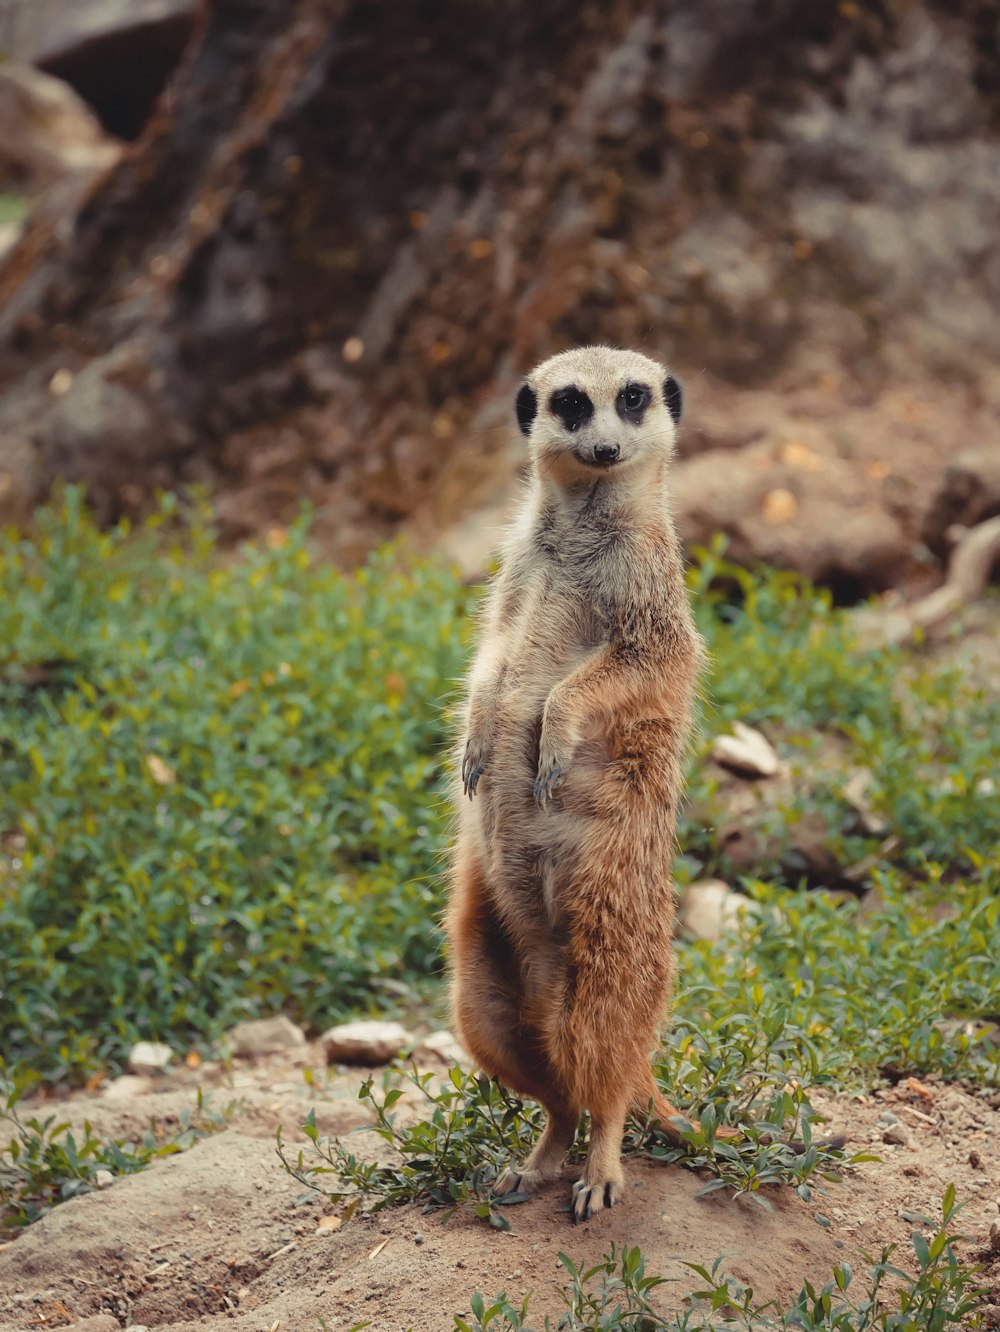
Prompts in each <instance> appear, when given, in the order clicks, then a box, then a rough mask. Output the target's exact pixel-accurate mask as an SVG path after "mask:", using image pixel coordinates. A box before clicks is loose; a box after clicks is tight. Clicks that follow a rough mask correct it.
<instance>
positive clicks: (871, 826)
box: [843, 768, 889, 837]
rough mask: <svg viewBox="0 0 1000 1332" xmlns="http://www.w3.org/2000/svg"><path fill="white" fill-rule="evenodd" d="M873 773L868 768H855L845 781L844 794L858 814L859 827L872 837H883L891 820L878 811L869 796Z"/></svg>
mask: <svg viewBox="0 0 1000 1332" xmlns="http://www.w3.org/2000/svg"><path fill="white" fill-rule="evenodd" d="M871 783H872V774H871V772H870V771H869V769H868V768H855V770H854V772H853V773H852V774H851V776H850V778H849V779H848V780H847V781H846V782H845V783H844V786H843V796H844V799H845V800H846V801H847V803H848V804H849V805H850V806H851V808H852V809H853V810H854V812H855V814H857V816H858V828H859V829H860V831H861V832H863V833H867V834H868V835H869V836H870V837H882V836H884V834H885V833H887V832H888V831H889V821H888V819H886V818H884V817H883V816H882V815H881V814H878V813H876V811H875V809H874V808H873V807H872V802H871V800H870V798H869V796H868V788H869V787H870V786H871Z"/></svg>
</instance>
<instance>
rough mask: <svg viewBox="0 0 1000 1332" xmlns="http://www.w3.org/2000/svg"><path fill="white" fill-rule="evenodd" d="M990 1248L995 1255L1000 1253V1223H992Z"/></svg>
mask: <svg viewBox="0 0 1000 1332" xmlns="http://www.w3.org/2000/svg"><path fill="white" fill-rule="evenodd" d="M990 1248H991V1249H992V1250H993V1252H994V1253H1000V1221H991V1222H990Z"/></svg>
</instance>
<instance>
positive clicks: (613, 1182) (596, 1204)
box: [570, 1179, 625, 1225]
mask: <svg viewBox="0 0 1000 1332" xmlns="http://www.w3.org/2000/svg"><path fill="white" fill-rule="evenodd" d="M624 1195H625V1181H624V1180H623V1179H605V1180H599V1181H598V1183H596V1184H590V1183H588V1182H587V1180H585V1179H578V1180H577V1181H576V1183H575V1184H574V1185H573V1199H572V1207H571V1209H570V1216H571V1217H572V1219H573V1224H574V1225H578V1224H579V1223H580V1222H581V1221H589V1220H590V1218H591V1217H592V1216H596V1215H597V1213H598V1212H605V1211H607V1210H608V1208H609V1207H614V1205H615V1203H616V1202H621V1200H622V1198H623V1197H624Z"/></svg>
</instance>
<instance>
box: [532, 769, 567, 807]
mask: <svg viewBox="0 0 1000 1332" xmlns="http://www.w3.org/2000/svg"><path fill="white" fill-rule="evenodd" d="M565 780H566V768H564V767H563V766H562V765H561V764H560V763H558V762H557V761H556V760H555V759H551V760H549V761H545V760H539V763H538V775H537V777H536V778H535V804H536V805H537V806H538V808H539V809H544V808H545V806H546V804H547V803H548V799H549V796H550V795H551V794H552V792H553V791H554V790H555V789H556V787H558V786H562V784H563V782H564V781H565Z"/></svg>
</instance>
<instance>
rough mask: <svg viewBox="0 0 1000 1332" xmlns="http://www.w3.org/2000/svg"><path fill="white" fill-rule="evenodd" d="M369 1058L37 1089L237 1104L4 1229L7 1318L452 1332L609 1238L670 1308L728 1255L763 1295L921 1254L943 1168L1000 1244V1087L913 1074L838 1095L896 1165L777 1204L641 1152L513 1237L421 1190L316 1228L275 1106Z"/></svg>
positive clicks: (0, 1299) (102, 1122)
mask: <svg viewBox="0 0 1000 1332" xmlns="http://www.w3.org/2000/svg"><path fill="white" fill-rule="evenodd" d="M304 1064H312V1065H313V1066H314V1067H315V1069H316V1076H317V1078H318V1079H319V1081H320V1084H321V1090H317V1089H316V1088H310V1087H308V1086H307V1085H306V1083H305V1081H304V1079H303V1076H302V1065H304ZM362 1076H363V1074H362V1072H361V1071H360V1070H357V1069H353V1070H344V1069H340V1070H332V1071H331V1072H330V1074H329V1076H328V1077H327V1075H326V1074H325V1073H324V1072H323V1071H322V1055H321V1052H320V1050H319V1049H318V1048H317V1047H308V1048H307V1049H306V1050H305V1051H304V1052H303V1053H301V1054H299V1055H297V1056H295V1057H291V1058H290V1057H288V1056H272V1057H270V1058H267V1059H260V1060H257V1061H255V1062H253V1063H241V1064H238V1065H236V1066H235V1067H234V1068H233V1069H231V1070H230V1071H228V1072H227V1071H226V1070H224V1069H222V1068H221V1067H210V1066H206V1067H202V1068H200V1069H197V1070H187V1069H184V1070H181V1072H179V1073H177V1074H174V1075H171V1076H169V1077H165V1078H161V1079H159V1080H158V1081H157V1083H156V1084H155V1087H154V1085H153V1084H151V1083H149V1082H145V1083H141V1082H140V1083H123V1084H121V1085H119V1086H116V1085H114V1084H112V1086H111V1087H110V1088H106V1089H105V1090H104V1091H103V1092H95V1093H80V1094H77V1095H75V1096H72V1097H70V1098H69V1099H67V1100H65V1101H62V1102H60V1103H59V1104H58V1106H52V1105H49V1106H44V1107H38V1109H40V1110H44V1112H45V1113H49V1112H50V1111H51V1110H52V1109H57V1110H58V1112H59V1114H60V1117H61V1118H65V1119H66V1120H68V1121H69V1122H70V1123H71V1124H73V1125H77V1126H78V1125H81V1124H82V1123H83V1121H84V1120H85V1119H89V1120H90V1122H91V1123H92V1125H93V1127H94V1129H95V1131H97V1132H100V1133H102V1134H103V1133H113V1134H115V1135H119V1136H128V1135H135V1134H137V1133H140V1132H141V1131H143V1130H144V1129H145V1128H147V1127H148V1125H149V1121H150V1118H151V1117H155V1119H156V1120H157V1122H158V1123H160V1124H163V1125H164V1126H166V1127H169V1126H171V1125H172V1124H176V1121H177V1116H178V1115H179V1114H180V1113H181V1111H182V1110H184V1109H185V1108H191V1107H192V1106H193V1104H194V1098H195V1090H196V1088H197V1087H198V1086H201V1087H202V1088H203V1089H204V1090H205V1091H206V1095H208V1096H209V1103H210V1105H211V1106H212V1107H213V1108H216V1109H219V1110H222V1109H224V1108H226V1109H227V1110H228V1115H229V1118H228V1126H227V1128H226V1129H225V1130H224V1131H222V1132H220V1133H217V1134H215V1135H214V1136H212V1137H208V1138H205V1139H203V1140H201V1141H200V1142H198V1143H197V1144H196V1145H195V1146H194V1147H192V1148H191V1149H190V1150H188V1151H186V1152H184V1153H182V1154H180V1155H176V1156H172V1157H168V1158H165V1159H163V1160H161V1161H159V1162H157V1163H156V1164H154V1165H153V1166H152V1167H151V1168H149V1169H148V1170H146V1171H144V1172H142V1173H141V1174H138V1175H133V1176H128V1177H124V1178H120V1179H117V1180H116V1181H115V1182H114V1183H113V1184H112V1185H111V1186H110V1187H108V1188H106V1189H104V1190H101V1191H99V1192H95V1193H90V1194H87V1195H85V1196H82V1197H79V1198H76V1199H73V1200H71V1201H69V1202H66V1203H64V1204H62V1205H61V1206H59V1207H57V1208H56V1209H55V1210H53V1211H52V1212H50V1213H49V1214H48V1215H47V1216H46V1217H44V1218H43V1219H42V1220H40V1221H38V1222H37V1223H36V1224H35V1225H33V1226H31V1227H30V1228H29V1229H28V1230H26V1231H25V1232H24V1233H23V1234H21V1235H19V1236H18V1237H17V1238H16V1239H14V1240H13V1241H12V1242H10V1243H9V1244H7V1245H5V1246H3V1248H2V1249H0V1332H11V1330H12V1329H25V1328H38V1327H59V1326H69V1325H71V1324H75V1325H76V1326H77V1327H79V1328H86V1329H87V1330H88V1332H113V1330H114V1328H116V1327H119V1326H121V1327H129V1326H130V1327H132V1328H133V1329H135V1328H141V1327H146V1328H159V1329H163V1330H164V1332H168V1330H171V1329H172V1330H173V1332H189V1330H190V1329H195V1328H197V1329H199V1332H201V1330H202V1329H204V1330H206V1332H212V1330H213V1329H221V1328H224V1327H225V1328H231V1329H234V1330H235V1329H246V1332H306V1329H309V1330H310V1332H312V1330H313V1329H316V1328H317V1327H319V1326H321V1325H322V1324H321V1323H320V1322H319V1320H320V1319H322V1320H323V1322H324V1323H325V1326H326V1327H328V1328H331V1329H334V1328H339V1329H347V1328H350V1327H352V1326H353V1325H354V1324H355V1323H360V1322H364V1321H365V1320H367V1321H368V1325H369V1326H370V1327H371V1328H374V1329H386V1330H387V1332H388V1330H389V1329H406V1328H413V1329H415V1332H425V1330H426V1332H436V1330H437V1329H448V1328H451V1327H452V1322H453V1316H454V1314H456V1313H458V1312H461V1311H463V1310H464V1311H467V1310H468V1305H469V1297H470V1296H471V1295H472V1293H473V1292H474V1291H475V1290H477V1289H478V1290H480V1291H482V1292H483V1293H484V1295H487V1296H491V1295H495V1294H497V1293H498V1292H500V1291H501V1290H503V1291H506V1293H507V1294H508V1296H510V1297H511V1298H512V1299H513V1298H515V1297H517V1298H519V1297H520V1296H522V1295H523V1294H525V1293H526V1292H527V1291H533V1292H534V1296H533V1300H532V1305H531V1309H532V1314H533V1322H534V1323H535V1324H536V1325H538V1324H540V1323H541V1321H542V1318H543V1316H544V1315H545V1314H546V1313H548V1314H550V1315H557V1314H558V1313H559V1311H560V1309H561V1302H560V1299H559V1296H558V1294H557V1292H556V1289H555V1284H556V1281H557V1279H558V1277H559V1271H558V1267H557V1255H558V1254H559V1252H560V1250H564V1251H566V1252H568V1253H569V1254H570V1255H571V1256H572V1257H574V1258H575V1259H580V1260H583V1261H584V1262H590V1261H592V1260H596V1259H598V1258H599V1257H600V1256H601V1254H602V1253H604V1252H605V1251H606V1250H607V1249H608V1247H609V1246H610V1245H611V1244H612V1243H617V1244H623V1243H628V1244H639V1245H641V1247H642V1249H643V1252H644V1253H645V1255H646V1259H647V1270H648V1271H655V1272H659V1273H661V1274H663V1275H666V1276H670V1277H675V1278H676V1279H677V1284H676V1286H668V1287H665V1288H663V1289H665V1290H666V1291H667V1294H666V1295H665V1296H664V1297H663V1300H662V1304H663V1308H664V1310H666V1309H669V1308H671V1307H678V1306H679V1304H680V1300H681V1298H682V1296H683V1294H684V1292H685V1290H687V1289H690V1288H691V1286H692V1284H694V1283H696V1282H697V1278H694V1277H693V1275H691V1274H689V1273H687V1271H686V1269H684V1268H683V1267H682V1266H681V1265H680V1264H681V1260H682V1259H685V1258H687V1259H691V1260H694V1261H699V1262H709V1263H711V1262H712V1261H713V1260H714V1258H715V1257H716V1255H718V1254H720V1253H725V1254H727V1255H728V1256H727V1259H726V1265H727V1268H728V1270H729V1271H730V1272H732V1273H733V1274H735V1275H736V1276H738V1277H739V1278H740V1279H741V1280H742V1281H744V1282H746V1283H749V1284H751V1285H752V1286H753V1287H754V1290H755V1291H756V1292H757V1294H758V1296H759V1297H761V1298H771V1297H776V1298H777V1299H779V1300H783V1301H784V1300H788V1299H790V1298H792V1297H793V1296H794V1295H795V1294H796V1293H797V1291H798V1290H799V1288H800V1286H801V1283H802V1280H803V1279H804V1278H806V1277H808V1278H810V1279H812V1280H813V1281H815V1282H819V1283H822V1282H824V1281H825V1280H827V1279H829V1272H830V1269H831V1268H832V1266H833V1265H834V1264H835V1263H837V1262H840V1261H841V1260H842V1259H844V1258H847V1259H848V1260H849V1261H850V1262H852V1263H853V1264H854V1265H855V1267H856V1268H859V1267H863V1265H864V1260H863V1258H862V1256H861V1251H862V1250H868V1251H873V1252H877V1251H878V1250H879V1248H880V1247H881V1245H882V1244H884V1243H887V1242H891V1241H896V1242H898V1243H900V1244H901V1245H903V1246H904V1247H905V1251H906V1253H907V1254H908V1253H909V1235H910V1232H911V1230H912V1229H913V1228H914V1227H913V1223H912V1222H911V1221H910V1220H908V1219H907V1216H906V1214H907V1213H925V1214H928V1215H934V1214H935V1213H936V1212H937V1209H938V1201H939V1199H940V1197H941V1194H942V1193H943V1191H944V1189H945V1187H946V1186H947V1184H948V1183H949V1182H954V1183H955V1186H956V1188H957V1191H958V1196H959V1198H960V1199H966V1200H967V1206H966V1208H965V1210H964V1212H963V1213H962V1229H963V1232H964V1233H965V1234H966V1235H967V1236H968V1237H969V1240H968V1242H967V1243H965V1244H964V1245H962V1246H961V1252H962V1254H963V1256H965V1257H966V1258H968V1259H970V1260H971V1259H973V1258H974V1257H975V1256H977V1255H978V1256H979V1257H980V1258H981V1259H982V1258H983V1257H987V1255H986V1247H987V1236H988V1231H989V1225H990V1222H991V1220H992V1219H993V1218H994V1217H995V1216H996V1214H997V1207H998V1205H1000V1145H998V1144H1000V1097H997V1096H996V1095H995V1094H993V1095H989V1094H986V1093H983V1092H972V1091H966V1090H963V1089H961V1088H958V1087H948V1086H940V1085H933V1084H932V1085H929V1086H926V1087H924V1086H921V1085H919V1084H912V1085H911V1084H907V1083H901V1084H900V1085H899V1086H897V1087H894V1088H891V1089H886V1090H885V1091H883V1092H879V1093H877V1094H875V1095H874V1096H870V1097H868V1098H865V1099H849V1098H846V1097H838V1098H833V1099H831V1100H829V1101H827V1102H825V1103H822V1104H823V1108H824V1110H825V1111H826V1113H827V1114H828V1117H829V1119H830V1122H831V1125H832V1126H833V1127H839V1128H842V1129H844V1130H845V1131H847V1133H848V1134H849V1137H850V1146H851V1148H852V1149H853V1150H863V1149H871V1150H875V1151H877V1153H878V1154H879V1155H880V1156H881V1157H882V1161H881V1163H880V1164H868V1165H864V1166H862V1167H860V1168H858V1170H857V1171H856V1173H855V1174H854V1175H853V1176H852V1177H850V1178H848V1179H846V1180H845V1181H844V1182H843V1183H842V1184H839V1185H829V1186H828V1188H829V1196H827V1197H825V1198H819V1199H814V1200H813V1202H811V1203H808V1204H807V1203H805V1202H803V1201H802V1200H801V1199H799V1198H798V1197H797V1196H796V1195H795V1194H794V1193H793V1192H792V1191H791V1190H790V1189H786V1188H782V1189H775V1190H774V1191H772V1193H771V1195H770V1196H771V1198H772V1201H773V1203H774V1213H773V1215H772V1214H768V1213H767V1212H765V1211H764V1210H763V1209H761V1208H760V1207H759V1206H757V1205H756V1204H754V1203H753V1202H752V1201H750V1200H748V1199H732V1198H729V1197H728V1196H727V1195H726V1194H724V1193H721V1192H719V1193H715V1194H712V1195H710V1196H709V1197H706V1198H704V1199H697V1198H696V1197H695V1194H696V1193H697V1191H698V1189H699V1187H700V1185H701V1184H702V1182H703V1180H702V1179H701V1178H699V1177H698V1176H697V1175H696V1174H694V1173H692V1172H690V1171H688V1170H685V1169H682V1168H680V1167H677V1166H672V1167H661V1166H657V1165H655V1164H653V1163H651V1162H646V1161H631V1162H630V1163H629V1164H628V1168H627V1173H628V1182H629V1191H628V1194H627V1196H626V1199H625V1202H624V1203H623V1204H622V1205H621V1206H620V1207H617V1208H615V1210H614V1211H613V1212H611V1213H606V1214H603V1215H601V1216H600V1217H598V1218H596V1219H595V1220H593V1221H591V1222H590V1223H588V1224H586V1225H584V1226H580V1227H578V1228H576V1229H574V1228H573V1227H571V1226H570V1224H569V1222H568V1219H567V1217H566V1215H565V1213H563V1212H562V1211H561V1210H560V1209H561V1208H562V1207H564V1206H565V1202H566V1198H567V1195H568V1188H569V1182H570V1180H569V1172H567V1178H566V1180H565V1181H564V1182H562V1183H560V1184H558V1185H554V1186H553V1187H551V1188H550V1189H549V1190H548V1191H547V1192H545V1193H544V1194H543V1195H541V1196H540V1197H538V1198H537V1199H535V1200H534V1201H532V1202H530V1203H527V1204H525V1205H523V1206H520V1207H517V1208H512V1209H511V1210H510V1212H509V1213H508V1214H507V1215H508V1216H509V1219H510V1220H511V1223H512V1226H513V1229H512V1230H511V1231H510V1232H509V1233H501V1232H497V1231H493V1230H491V1229H489V1228H488V1227H487V1226H485V1225H484V1224H483V1223H482V1222H480V1221H476V1220H475V1219H474V1218H471V1217H466V1216H462V1215H458V1216H456V1217H454V1218H453V1219H452V1220H451V1221H450V1222H448V1223H445V1222H444V1221H442V1219H441V1217H440V1214H433V1213H432V1214H421V1213H420V1212H419V1211H418V1210H417V1209H414V1208H403V1209H399V1210H396V1211H392V1212H382V1213H380V1214H377V1215H376V1216H374V1217H370V1218H364V1217H359V1216H355V1217H354V1218H352V1219H350V1220H349V1221H348V1222H347V1223H346V1224H344V1225H343V1226H342V1228H341V1229H339V1230H337V1231H330V1230H320V1229H318V1228H317V1227H318V1222H319V1220H320V1218H321V1217H322V1216H323V1215H325V1214H329V1213H331V1212H332V1210H333V1209H331V1208H330V1207H329V1205H328V1204H325V1203H324V1202H323V1201H322V1200H318V1199H316V1198H309V1199H304V1197H303V1189H302V1186H301V1185H300V1184H299V1183H297V1182H296V1181H295V1180H293V1179H291V1178H290V1177H289V1176H288V1175H287V1174H285V1173H284V1172H283V1170H282V1169H281V1168H280V1166H279V1163H278V1160H277V1158H276V1155H275V1145H274V1133H275V1129H276V1128H277V1126H278V1125H279V1124H280V1125H282V1127H283V1131H284V1133H285V1137H286V1140H288V1141H289V1142H295V1143H298V1142H301V1141H302V1139H301V1136H300V1135H299V1133H298V1127H299V1125H300V1124H301V1122H302V1119H303V1118H304V1116H305V1113H306V1112H307V1110H308V1109H309V1107H310V1106H312V1105H315V1107H316V1112H317V1120H318V1123H319V1126H320V1129H321V1131H323V1132H326V1133H343V1132H346V1131H347V1130H348V1129H349V1128H351V1127H353V1126H356V1125H357V1124H358V1123H360V1122H363V1119H364V1115H363V1109H362V1107H360V1106H359V1103H358V1101H357V1088H358V1086H359V1084H360V1081H361V1078H362ZM887 1111H888V1112H891V1114H894V1115H895V1116H896V1118H897V1121H898V1122H897V1123H896V1124H894V1125H893V1129H894V1130H895V1131H896V1134H897V1135H898V1136H900V1137H902V1138H903V1139H905V1141H903V1142H902V1143H898V1144H889V1143H885V1142H884V1141H883V1136H884V1135H885V1133H886V1131H887V1126H886V1122H885V1120H886V1112H887ZM880 1116H882V1119H881V1120H880ZM357 1141H358V1145H359V1146H361V1145H363V1144H365V1143H367V1142H368V1141H370V1140H368V1139H366V1138H364V1137H361V1138H359V1139H358V1140H357ZM817 1213H819V1214H822V1215H824V1216H825V1217H826V1218H827V1220H828V1224H827V1225H826V1226H824V1225H823V1224H822V1223H820V1222H818V1221H817V1220H816V1216H817ZM985 1281H986V1285H987V1286H988V1287H989V1286H992V1287H994V1290H993V1295H992V1298H993V1299H994V1300H997V1301H1000V1256H994V1257H993V1258H992V1259H989V1261H988V1267H987V1275H986V1278H985Z"/></svg>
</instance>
